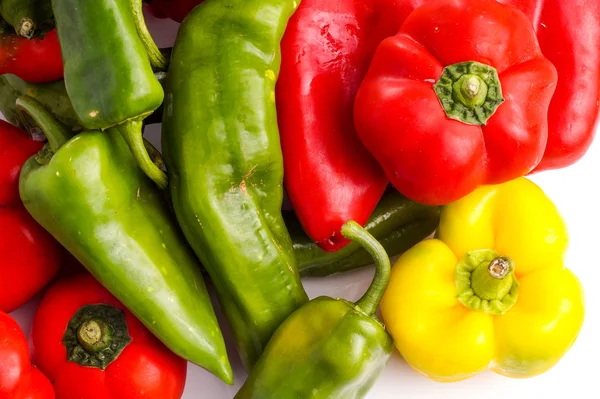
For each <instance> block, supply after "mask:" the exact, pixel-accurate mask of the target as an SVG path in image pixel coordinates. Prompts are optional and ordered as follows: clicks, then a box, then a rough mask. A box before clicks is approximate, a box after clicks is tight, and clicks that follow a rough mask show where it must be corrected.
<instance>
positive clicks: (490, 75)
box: [433, 61, 504, 126]
mask: <svg viewBox="0 0 600 399" xmlns="http://www.w3.org/2000/svg"><path fill="white" fill-rule="evenodd" d="M433 90H434V91H435V94H436V95H437V97H438V99H439V100H440V104H441V105H442V108H443V109H444V112H446V116H447V117H448V118H450V119H455V120H458V121H461V122H463V123H466V124H471V125H480V126H485V124H486V123H487V121H488V119H489V118H491V117H492V115H494V113H495V112H496V109H497V108H498V107H499V106H500V104H502V102H504V97H503V96H502V87H501V85H500V79H499V77H498V72H497V71H496V69H495V68H493V67H491V66H489V65H485V64H481V63H479V62H474V61H469V62H459V63H458V64H453V65H448V66H447V67H445V68H444V71H443V72H442V76H440V78H439V79H438V81H437V82H435V84H434V85H433Z"/></svg>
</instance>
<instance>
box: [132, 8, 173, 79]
mask: <svg viewBox="0 0 600 399" xmlns="http://www.w3.org/2000/svg"><path fill="white" fill-rule="evenodd" d="M131 11H132V14H133V20H134V22H135V28H136V29H137V32H138V36H139V37H140V39H142V42H143V43H144V47H145V48H146V53H148V58H149V59H150V64H151V65H152V69H154V70H155V71H166V70H167V68H168V67H169V61H168V60H167V58H166V57H165V56H164V55H163V53H161V51H160V49H159V48H158V46H157V45H156V43H155V42H154V39H153V38H152V35H150V32H149V31H148V27H147V26H146V21H145V20H144V11H143V8H142V0H131Z"/></svg>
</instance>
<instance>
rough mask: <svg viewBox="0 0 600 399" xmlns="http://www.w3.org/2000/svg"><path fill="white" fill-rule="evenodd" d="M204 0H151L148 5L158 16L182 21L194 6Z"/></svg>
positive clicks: (153, 13)
mask: <svg viewBox="0 0 600 399" xmlns="http://www.w3.org/2000/svg"><path fill="white" fill-rule="evenodd" d="M202 2H204V0H151V1H150V2H149V4H148V7H149V8H150V12H151V13H152V15H154V16H155V17H156V18H170V19H172V20H173V21H176V22H182V21H183V19H184V18H185V17H186V16H187V15H188V14H189V13H190V12H191V11H192V10H193V9H194V7H196V6H197V5H198V4H200V3H202Z"/></svg>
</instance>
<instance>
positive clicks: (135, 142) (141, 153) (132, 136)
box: [117, 120, 168, 190]
mask: <svg viewBox="0 0 600 399" xmlns="http://www.w3.org/2000/svg"><path fill="white" fill-rule="evenodd" d="M117 129H119V132H120V133H121V135H122V136H123V138H124V139H125V141H126V142H127V145H128V146H129V149H130V150H131V152H132V154H133V156H134V158H135V160H136V161H137V163H138V165H139V166H140V168H141V169H142V170H143V171H144V173H145V174H146V176H148V177H149V178H150V179H151V180H152V181H153V182H154V183H156V185H157V186H158V187H159V188H160V189H161V190H164V189H166V188H167V185H168V179H167V174H166V173H165V172H164V171H162V170H161V169H159V168H158V166H156V165H155V164H154V162H153V161H152V159H151V158H150V156H149V155H148V151H147V150H146V146H145V144H144V138H143V136H142V121H139V120H131V121H128V122H125V123H122V124H121V125H119V126H117Z"/></svg>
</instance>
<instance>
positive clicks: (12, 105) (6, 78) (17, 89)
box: [0, 75, 81, 131]
mask: <svg viewBox="0 0 600 399" xmlns="http://www.w3.org/2000/svg"><path fill="white" fill-rule="evenodd" d="M19 96H29V97H31V98H33V99H35V100H37V101H38V102H39V103H40V104H42V105H43V106H44V108H46V109H48V110H49V111H51V112H52V114H53V115H54V116H55V117H56V118H57V119H58V120H59V121H60V122H62V123H63V124H65V125H67V126H68V127H70V128H71V129H72V130H73V131H79V130H81V122H80V121H79V118H78V117H77V114H76V113H75V111H74V110H73V106H72V105H71V100H69V96H68V95H67V90H66V89H65V83H64V81H62V80H58V81H56V82H52V83H29V82H26V81H24V80H23V79H21V78H19V77H18V76H15V75H2V76H0V112H2V114H3V115H4V116H5V117H6V120H7V121H9V122H10V123H12V124H13V125H16V126H19V127H21V128H27V127H28V126H26V124H24V121H22V120H21V118H20V117H19V113H18V112H17V109H16V101H17V98H18V97H19Z"/></svg>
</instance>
